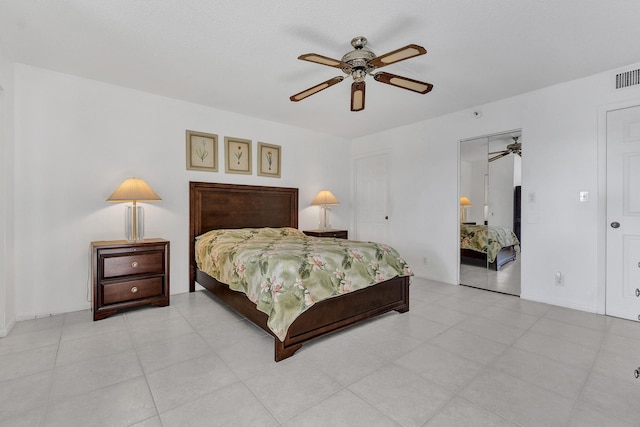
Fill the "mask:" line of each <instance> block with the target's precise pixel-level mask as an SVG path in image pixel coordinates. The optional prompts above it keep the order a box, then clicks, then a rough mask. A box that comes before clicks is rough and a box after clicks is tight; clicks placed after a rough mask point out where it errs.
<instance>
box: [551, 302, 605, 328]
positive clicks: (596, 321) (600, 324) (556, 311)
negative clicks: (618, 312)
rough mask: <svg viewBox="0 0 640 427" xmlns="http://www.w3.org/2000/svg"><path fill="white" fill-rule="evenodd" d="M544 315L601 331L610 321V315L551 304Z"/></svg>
mask: <svg viewBox="0 0 640 427" xmlns="http://www.w3.org/2000/svg"><path fill="white" fill-rule="evenodd" d="M544 317H546V318H547V319H553V320H557V321H560V322H565V323H569V324H572V325H575V326H580V327H583V328H589V329H594V330H596V331H601V332H602V331H606V329H607V327H608V326H609V322H610V321H611V318H610V317H607V316H603V315H601V314H595V313H587V312H586V311H579V310H573V309H570V308H565V307H558V306H552V307H551V309H550V310H549V311H548V312H547V313H546V314H545V315H544Z"/></svg>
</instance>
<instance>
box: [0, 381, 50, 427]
mask: <svg viewBox="0 0 640 427" xmlns="http://www.w3.org/2000/svg"><path fill="white" fill-rule="evenodd" d="M51 375H52V372H51V371H46V372H40V373H37V374H33V375H27V376H24V377H18V378H14V379H11V380H7V381H3V382H2V383H1V384H0V421H2V422H5V421H7V422H8V420H12V419H15V418H16V417H18V416H22V415H25V414H27V412H28V411H32V410H39V409H44V408H45V406H46V404H47V396H48V394H49V388H50V386H51Z"/></svg>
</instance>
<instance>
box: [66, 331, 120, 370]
mask: <svg viewBox="0 0 640 427" xmlns="http://www.w3.org/2000/svg"><path fill="white" fill-rule="evenodd" d="M130 350H133V343H132V341H131V338H130V336H129V331H127V330H126V329H125V330H121V331H115V332H107V333H104V334H100V335H93V336H88V337H83V338H77V339H74V340H67V341H62V342H61V343H60V349H59V351H58V358H57V359H56V366H60V365H66V364H69V363H77V362H81V361H83V360H87V359H92V358H95V357H100V356H107V355H110V354H117V353H122V352H125V351H130Z"/></svg>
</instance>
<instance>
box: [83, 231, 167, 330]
mask: <svg viewBox="0 0 640 427" xmlns="http://www.w3.org/2000/svg"><path fill="white" fill-rule="evenodd" d="M91 259H92V276H93V320H100V319H104V318H105V317H108V316H111V315H112V314H114V313H116V312H117V311H118V310H121V309H125V308H131V307H138V306H141V305H147V304H151V305H155V306H158V307H162V306H166V305H169V241H168V240H164V239H145V240H143V241H140V242H128V241H126V240H111V241H102V242H92V243H91Z"/></svg>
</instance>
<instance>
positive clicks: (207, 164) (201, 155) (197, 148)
mask: <svg viewBox="0 0 640 427" xmlns="http://www.w3.org/2000/svg"><path fill="white" fill-rule="evenodd" d="M186 140H187V170H196V171H207V172H218V135H215V134H212V133H204V132H196V131H193V130H188V129H187V131H186Z"/></svg>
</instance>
